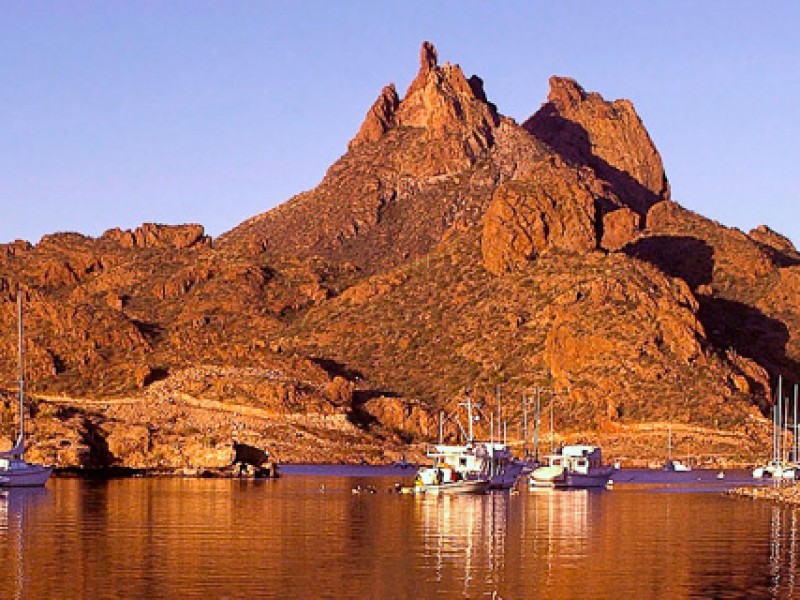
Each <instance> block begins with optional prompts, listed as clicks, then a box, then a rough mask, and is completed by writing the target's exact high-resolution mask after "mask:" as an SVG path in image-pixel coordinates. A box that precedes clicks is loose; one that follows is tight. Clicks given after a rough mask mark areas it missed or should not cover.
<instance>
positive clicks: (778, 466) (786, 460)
mask: <svg viewBox="0 0 800 600" xmlns="http://www.w3.org/2000/svg"><path fill="white" fill-rule="evenodd" d="M785 400H786V402H785V403H784V398H783V378H782V377H780V376H779V377H778V389H777V400H776V402H775V405H774V406H773V407H772V428H773V429H772V460H770V461H769V462H768V463H767V464H766V465H760V466H758V467H756V468H755V469H753V477H754V478H756V479H762V478H770V479H781V480H783V479H788V480H794V479H796V478H797V474H798V473H797V472H798V470H800V463H798V462H797V461H798V459H800V426H799V425H798V423H800V419H798V407H799V406H800V401H799V400H800V399H798V386H797V385H795V386H794V407H793V408H794V418H793V419H792V425H791V428H790V429H791V430H792V434H793V438H794V439H793V441H792V444H791V446H788V441H787V440H785V433H786V432H785V430H786V429H789V427H788V422H789V420H790V419H789V398H788V397H787V398H786V399H785ZM791 459H793V460H791Z"/></svg>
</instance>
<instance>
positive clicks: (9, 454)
mask: <svg viewBox="0 0 800 600" xmlns="http://www.w3.org/2000/svg"><path fill="white" fill-rule="evenodd" d="M17 313H18V314H17V318H18V321H19V397H18V402H19V433H18V436H17V443H16V444H15V445H14V447H13V448H11V449H10V450H5V451H3V452H0V487H38V486H43V485H44V484H45V483H47V480H48V479H49V478H50V475H51V473H52V471H53V470H52V469H51V468H50V467H45V466H43V465H38V464H35V463H29V462H26V460H25V369H24V362H23V353H22V350H23V342H22V335H23V329H22V294H21V293H20V292H19V290H18V291H17Z"/></svg>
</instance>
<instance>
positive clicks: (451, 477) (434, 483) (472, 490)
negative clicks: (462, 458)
mask: <svg viewBox="0 0 800 600" xmlns="http://www.w3.org/2000/svg"><path fill="white" fill-rule="evenodd" d="M488 489H489V480H488V479H486V478H478V477H471V478H465V477H464V476H463V475H462V474H461V473H459V472H458V471H457V470H455V469H454V468H452V466H450V465H447V464H444V463H438V464H437V465H434V466H433V467H422V468H421V469H420V470H419V471H417V475H416V477H415V478H414V493H417V494H422V493H424V494H483V493H484V492H486V490H488Z"/></svg>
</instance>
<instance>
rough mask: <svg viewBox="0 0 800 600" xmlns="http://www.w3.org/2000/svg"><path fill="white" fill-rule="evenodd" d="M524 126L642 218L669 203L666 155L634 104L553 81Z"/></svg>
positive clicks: (564, 80)
mask: <svg viewBox="0 0 800 600" xmlns="http://www.w3.org/2000/svg"><path fill="white" fill-rule="evenodd" d="M523 127H525V129H527V130H528V131H530V132H531V134H533V135H534V136H536V137H537V138H539V139H541V140H542V141H544V142H545V143H547V144H548V145H549V146H550V147H551V148H552V149H553V150H554V151H555V152H557V153H559V154H561V155H562V156H563V157H564V158H565V159H567V160H568V161H570V162H573V163H576V164H579V165H587V166H589V167H591V168H592V169H594V171H595V172H596V174H597V176H598V177H600V178H601V179H604V180H606V181H608V182H609V183H610V184H611V186H612V188H613V190H614V192H615V194H616V196H617V197H618V198H619V199H620V201H621V202H622V203H623V204H624V205H626V206H629V207H630V208H633V209H634V210H635V211H636V212H638V213H639V214H640V215H642V216H644V215H645V214H646V213H647V210H648V209H649V208H650V206H652V205H653V204H654V203H655V202H658V201H659V200H668V199H669V195H670V193H669V184H668V182H667V176H666V174H665V173H664V166H663V165H662V162H661V156H660V155H659V153H658V151H657V150H656V147H655V145H654V144H653V141H652V140H651V139H650V135H649V134H648V133H647V130H646V129H645V128H644V125H643V124H642V121H641V119H640V118H639V115H637V114H636V110H635V109H634V108H633V104H631V102H630V101H628V100H615V101H614V102H607V101H605V100H604V99H603V98H602V97H601V96H600V95H599V94H596V93H586V92H585V91H584V89H583V88H582V87H581V86H580V85H579V84H578V83H577V82H576V81H575V80H573V79H569V78H566V77H551V78H550V94H549V95H548V97H547V102H546V103H545V104H544V105H543V106H542V108H541V109H539V111H538V112H537V113H536V114H534V115H533V116H532V117H531V118H530V119H528V120H527V121H526V122H525V123H524V125H523Z"/></svg>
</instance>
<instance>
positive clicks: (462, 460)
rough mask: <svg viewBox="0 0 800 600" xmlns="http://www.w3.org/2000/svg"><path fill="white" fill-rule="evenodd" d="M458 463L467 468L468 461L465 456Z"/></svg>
mask: <svg viewBox="0 0 800 600" xmlns="http://www.w3.org/2000/svg"><path fill="white" fill-rule="evenodd" d="M458 462H459V464H460V465H461V466H462V467H466V466H467V459H466V457H464V456H462V457H461V458H460V459H458Z"/></svg>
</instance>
